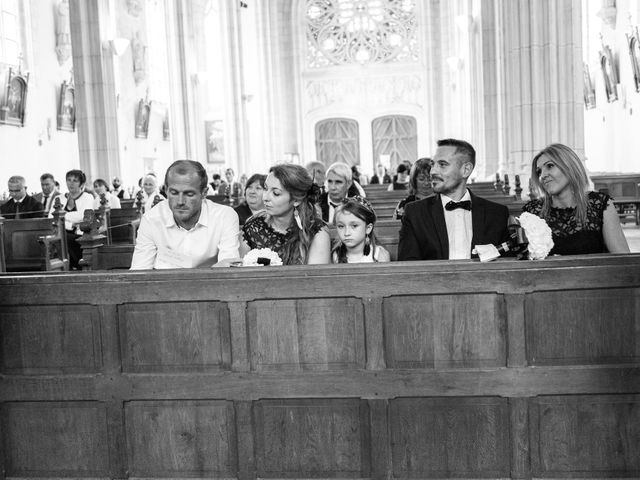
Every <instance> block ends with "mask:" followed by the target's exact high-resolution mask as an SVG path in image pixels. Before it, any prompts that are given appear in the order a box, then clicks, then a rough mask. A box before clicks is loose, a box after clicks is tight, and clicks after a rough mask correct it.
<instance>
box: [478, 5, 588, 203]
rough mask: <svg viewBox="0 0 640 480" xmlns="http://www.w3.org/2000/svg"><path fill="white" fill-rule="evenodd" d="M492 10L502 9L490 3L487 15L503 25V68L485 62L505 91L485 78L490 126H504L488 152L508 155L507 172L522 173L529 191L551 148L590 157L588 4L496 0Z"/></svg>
mask: <svg viewBox="0 0 640 480" xmlns="http://www.w3.org/2000/svg"><path fill="white" fill-rule="evenodd" d="M487 7H491V9H494V11H493V12H491V11H490V10H491V9H488V8H485V5H484V2H483V15H485V14H488V15H490V16H493V18H494V22H495V29H494V31H493V34H492V35H494V39H495V41H496V45H495V50H494V51H493V52H495V61H494V59H493V58H491V55H493V54H494V53H493V52H492V50H491V49H485V50H484V51H483V55H484V59H485V60H486V61H487V64H488V65H490V66H491V68H493V67H494V66H495V69H496V70H495V71H496V75H497V77H496V81H495V85H496V88H497V90H496V92H495V95H494V92H493V91H492V87H491V85H490V83H491V82H488V81H487V80H488V75H489V74H485V92H484V94H485V101H486V102H487V103H488V106H489V107H490V108H485V111H486V114H485V122H486V125H488V126H490V125H497V126H498V128H497V129H495V131H493V130H492V131H489V130H486V135H487V146H488V147H489V145H494V147H496V148H497V149H498V151H500V150H501V149H502V148H504V153H502V152H501V154H500V155H501V158H500V163H499V169H500V171H501V173H508V174H510V175H513V174H521V179H522V180H523V185H527V182H528V178H529V174H530V163H531V160H532V158H533V156H534V155H535V153H537V152H538V151H539V150H540V149H542V148H543V147H545V146H546V145H548V144H549V143H553V142H560V143H564V144H566V145H568V146H569V147H571V148H573V149H575V150H576V151H577V152H578V154H579V155H582V154H583V152H584V110H583V108H584V107H583V99H582V34H581V29H582V23H581V3H580V1H579V0H494V1H493V2H487ZM483 23H484V21H483ZM489 78H490V76H489ZM501 79H503V80H504V84H503V85H500V81H501ZM488 149H489V148H488ZM525 191H526V188H525Z"/></svg>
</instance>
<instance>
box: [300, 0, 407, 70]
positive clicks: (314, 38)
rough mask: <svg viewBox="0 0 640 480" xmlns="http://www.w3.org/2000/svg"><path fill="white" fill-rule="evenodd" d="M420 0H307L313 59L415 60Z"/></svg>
mask: <svg viewBox="0 0 640 480" xmlns="http://www.w3.org/2000/svg"><path fill="white" fill-rule="evenodd" d="M415 9H416V6H415V2H414V0H307V9H306V15H305V20H306V25H307V29H306V32H307V64H308V66H309V67H310V68H323V67H327V66H329V65H344V64H354V63H355V64H369V63H386V62H398V61H402V62H415V61H417V60H418V44H417V37H416V26H417V21H416V14H415Z"/></svg>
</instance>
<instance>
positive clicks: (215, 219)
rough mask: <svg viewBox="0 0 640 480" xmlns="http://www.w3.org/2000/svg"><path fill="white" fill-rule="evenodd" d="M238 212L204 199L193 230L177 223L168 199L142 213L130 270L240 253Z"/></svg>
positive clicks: (196, 263)
mask: <svg viewBox="0 0 640 480" xmlns="http://www.w3.org/2000/svg"><path fill="white" fill-rule="evenodd" d="M239 246H240V244H239V226H238V214H237V213H236V212H235V211H234V210H233V208H231V207H227V206H226V205H219V204H217V203H213V202H212V201H210V200H203V202H202V210H201V211H200V218H198V222H197V223H196V225H195V226H194V227H193V228H192V229H191V230H185V229H184V228H182V227H180V226H178V225H177V224H176V221H175V219H174V218H173V212H171V209H170V208H169V202H160V203H159V204H158V205H156V206H155V207H153V208H152V209H151V210H149V211H148V212H147V213H145V214H144V216H143V217H142V221H141V222H140V228H139V229H138V237H137V239H136V246H135V250H134V252H133V259H132V261H131V270H149V269H152V268H155V269H160V268H194V267H198V266H200V265H202V264H213V263H216V262H217V261H220V260H224V259H226V258H238V257H239V256H240V255H239V251H238V248H239Z"/></svg>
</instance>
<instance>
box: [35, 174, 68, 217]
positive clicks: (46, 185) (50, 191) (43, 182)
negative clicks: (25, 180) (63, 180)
mask: <svg viewBox="0 0 640 480" xmlns="http://www.w3.org/2000/svg"><path fill="white" fill-rule="evenodd" d="M40 187H41V188H42V192H40V193H36V194H35V195H34V196H33V198H35V199H36V200H37V201H38V202H40V203H41V204H42V205H43V206H44V211H45V212H49V211H50V210H51V207H52V206H53V202H54V201H55V199H56V197H59V196H60V192H59V191H58V189H57V188H56V180H55V179H54V178H53V175H51V174H50V173H43V174H42V175H40ZM60 200H62V198H61V199H60Z"/></svg>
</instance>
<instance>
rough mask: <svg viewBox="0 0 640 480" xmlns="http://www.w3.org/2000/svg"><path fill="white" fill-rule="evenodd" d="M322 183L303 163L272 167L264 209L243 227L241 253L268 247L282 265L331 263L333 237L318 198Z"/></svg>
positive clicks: (264, 198) (265, 194)
mask: <svg viewBox="0 0 640 480" xmlns="http://www.w3.org/2000/svg"><path fill="white" fill-rule="evenodd" d="M319 193H320V187H318V185H316V184H314V183H313V180H312V178H311V176H310V175H309V173H308V172H307V170H306V169H305V168H304V167H302V166H300V165H293V164H281V165H275V166H273V167H271V169H270V170H269V175H268V176H267V179H266V181H265V190H264V194H263V202H264V207H265V210H264V212H263V213H259V214H257V215H254V216H253V217H252V218H250V219H249V220H248V221H247V223H245V224H244V226H243V227H242V241H241V242H240V254H241V255H243V256H244V255H245V254H246V253H247V252H248V251H249V250H251V249H256V248H269V249H271V250H273V251H274V252H276V253H278V255H279V256H280V258H281V259H282V263H283V265H304V264H318V263H331V240H330V237H329V233H328V231H327V228H326V227H325V225H324V222H323V221H322V219H321V218H320V217H319V216H318V213H317V211H316V208H315V202H316V201H317V199H318V195H319Z"/></svg>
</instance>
